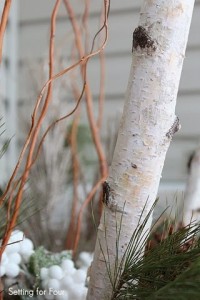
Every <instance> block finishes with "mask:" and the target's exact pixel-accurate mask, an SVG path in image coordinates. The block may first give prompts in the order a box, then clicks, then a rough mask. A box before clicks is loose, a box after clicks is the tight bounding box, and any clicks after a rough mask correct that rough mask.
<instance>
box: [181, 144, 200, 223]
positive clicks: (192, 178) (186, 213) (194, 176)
mask: <svg viewBox="0 0 200 300" xmlns="http://www.w3.org/2000/svg"><path fill="white" fill-rule="evenodd" d="M181 217H182V222H183V225H185V226H186V225H188V224H190V222H199V221H200V147H198V148H197V149H196V150H195V152H194V154H193V157H192V159H191V162H190V167H189V177H188V182H187V186H186V191H185V198H184V206H183V211H182V214H181Z"/></svg>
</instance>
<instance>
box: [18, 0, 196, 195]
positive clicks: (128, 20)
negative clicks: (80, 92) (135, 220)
mask: <svg viewBox="0 0 200 300" xmlns="http://www.w3.org/2000/svg"><path fill="white" fill-rule="evenodd" d="M54 2H55V1H49V0H42V1H40V0H35V1H32V0H20V1H19V3H20V20H19V33H20V34H19V61H20V74H21V76H20V78H19V104H20V107H21V108H22V107H25V108H26V109H27V111H30V106H31V104H30V103H33V99H34V97H35V96H36V93H35V92H34V91H33V89H31V86H33V85H34V82H33V81H31V76H30V74H29V73H30V70H32V72H33V73H34V68H36V67H33V66H34V64H35V62H37V63H38V64H39V63H41V60H42V59H44V58H45V57H47V53H48V39H49V20H50V13H51V11H52V7H53V4H54ZM71 2H72V3H73V4H74V7H75V9H76V13H77V14H79V13H80V12H81V11H82V8H83V6H82V3H83V2H84V1H82V0H76V1H71ZM91 2H92V8H91V11H92V14H91V19H90V27H91V37H92V36H93V34H94V33H95V32H96V31H97V29H98V22H99V21H98V20H99V14H100V4H101V2H102V1H97V0H96V1H91ZM140 3H141V1H138V0H137V1H133V0H126V1H121V0H114V1H111V11H110V18H109V28H110V29H109V41H108V44H107V47H106V50H105V53H106V86H105V92H106V103H105V120H104V124H106V122H107V121H106V120H107V119H108V118H111V117H114V116H116V115H119V114H120V113H121V111H122V107H123V101H124V93H125V90H126V85H127V80H128V75H129V68H130V63H131V40H132V32H133V30H134V28H135V27H136V26H137V22H138V17H139V6H140ZM199 26H200V1H196V4H195V10H194V15H193V20H192V25H191V31H190V37H189V43H188V47H187V53H186V58H185V63H184V68H183V73H182V77H181V82H180V91H179V95H178V104H177V115H178V116H179V117H180V120H181V124H182V129H181V131H180V132H179V133H178V134H177V135H176V136H175V138H174V140H173V142H172V144H171V147H170V150H169V152H168V154H167V158H166V164H165V167H164V171H163V179H162V182H163V184H164V185H166V186H167V185H171V188H174V189H177V186H180V187H181V188H183V184H184V182H185V180H186V177H187V172H186V171H187V170H186V164H187V160H188V157H189V155H190V153H191V151H192V150H193V149H194V148H195V147H196V146H197V144H198V143H199V131H200V127H199V119H200V80H199V78H200V34H199ZM71 40H72V35H71V31H70V26H69V22H68V20H67V19H66V13H65V9H64V8H62V9H61V10H60V13H59V19H58V23H57V33H56V41H57V47H58V50H60V49H61V45H62V47H63V48H62V51H61V55H62V57H63V58H64V53H65V56H66V57H67V56H68V55H69V47H68V45H69V44H70V42H71ZM98 69H99V61H98V60H97V59H96V58H94V59H92V60H91V62H90V64H89V69H88V75H89V80H90V81H91V85H92V91H93V95H94V99H98V93H99V81H98V78H99V70H98ZM36 71H37V70H35V72H36ZM26 87H28V88H26ZM63 97H64V95H63ZM67 107H68V109H69V108H70V103H69V104H68V106H67ZM95 109H96V110H97V103H95ZM164 185H163V186H164Z"/></svg>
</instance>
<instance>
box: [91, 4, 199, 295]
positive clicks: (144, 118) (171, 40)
mask: <svg viewBox="0 0 200 300" xmlns="http://www.w3.org/2000/svg"><path fill="white" fill-rule="evenodd" d="M193 5H194V1H192V0H175V1H174V0H168V1H166V0H151V1H150V0H146V1H144V3H143V6H142V8H141V13H140V21H139V25H138V27H137V28H136V29H135V30H134V33H133V44H132V51H133V55H132V66H131V71H130V77H129V82H128V87H127V93H126V101H125V105H124V111H123V115H122V120H121V124H120V129H119V133H118V139H117V143H116V148H115V151H114V156H113V161H112V165H111V169H110V173H109V177H108V179H107V181H106V183H105V184H104V211H103V214H102V218H101V221H100V225H99V228H98V236H97V242H96V247H95V254H94V261H93V263H92V266H91V276H90V284H89V291H88V296H87V299H88V300H107V299H110V298H111V294H112V286H111V283H110V278H109V276H108V269H107V267H108V264H109V268H110V272H111V277H114V276H115V275H114V273H115V263H116V260H115V259H116V257H118V259H119V262H120V260H121V259H122V257H123V255H124V252H125V250H126V247H127V245H128V243H129V241H130V238H131V236H132V234H133V232H134V230H135V228H136V227H137V225H138V222H139V220H140V218H141V214H142V211H143V210H144V212H143V217H142V218H141V222H142V221H143V219H144V218H145V217H146V215H147V213H148V212H149V209H150V207H151V206H152V204H153V203H154V201H155V199H156V195H157V190H158V185H159V181H160V178H161V172H162V169H163V164H164V160H165V156H166V152H167V150H168V147H169V144H170V141H171V139H172V137H173V135H174V133H175V132H176V131H178V129H179V127H180V126H179V119H178V118H177V117H176V116H175V105H176V98H177V92H178V86H179V80H180V76H181V70H182V65H183V60H184V56H185V48H186V43H187V39H188V32H189V27H190V22H191V17H192V11H193ZM145 205H146V206H145ZM144 207H145V209H144ZM122 215H123V217H122ZM150 225H151V220H149V224H147V228H146V229H149V227H150ZM120 226H121V231H120V237H119V241H118V242H119V243H118V249H117V250H116V240H117V238H118V237H117V235H118V232H117V230H116V229H117V228H120ZM141 252H142V249H141ZM105 261H106V262H105Z"/></svg>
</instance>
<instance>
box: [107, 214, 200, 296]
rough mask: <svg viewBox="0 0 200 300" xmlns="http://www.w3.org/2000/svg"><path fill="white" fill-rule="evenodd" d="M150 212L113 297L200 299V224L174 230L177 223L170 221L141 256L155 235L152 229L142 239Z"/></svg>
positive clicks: (128, 252) (134, 240)
mask: <svg viewBox="0 0 200 300" xmlns="http://www.w3.org/2000/svg"><path fill="white" fill-rule="evenodd" d="M150 213H151V212H150ZM150 213H149V215H148V216H147V218H146V219H145V220H144V222H143V223H142V225H139V226H138V228H137V229H136V230H135V232H134V234H133V236H132V239H131V241H130V243H129V245H128V247H127V250H126V253H125V255H124V258H123V260H122V262H121V264H120V266H119V270H121V271H119V272H118V279H117V280H116V278H115V283H113V285H112V286H113V294H112V298H111V299H112V300H114V299H119V300H125V299H127V300H128V299H130V300H131V299H137V300H154V299H159V300H161V299H166V300H187V299H190V298H191V299H193V300H198V299H200V239H199V235H200V226H199V225H195V224H190V225H189V226H186V227H181V228H178V229H177V230H176V231H174V232H173V231H172V227H173V225H172V224H169V222H167V223H165V224H163V225H162V234H161V233H159V234H160V237H161V238H160V240H159V242H158V243H157V245H154V247H148V246H146V250H145V254H144V255H141V252H142V251H144V250H142V249H144V245H145V244H146V245H150V243H149V240H150V241H151V242H152V238H153V236H154V233H153V232H151V233H150V236H148V237H147V238H145V239H143V240H142V236H143V234H144V231H143V230H144V227H145V224H146V223H147V220H148V218H149V217H150ZM156 235H158V232H157V233H156ZM141 241H142V242H141Z"/></svg>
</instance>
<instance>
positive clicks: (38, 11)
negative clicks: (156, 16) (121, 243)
mask: <svg viewBox="0 0 200 300" xmlns="http://www.w3.org/2000/svg"><path fill="white" fill-rule="evenodd" d="M19 3H20V7H21V9H20V21H21V23H22V24H24V25H26V24H28V23H31V22H32V21H35V20H36V21H37V20H48V19H49V16H50V15H51V12H52V9H53V5H54V2H53V1H49V0H42V1H41V0H34V1H33V0H19ZM102 3H103V1H98V0H95V1H91V4H90V12H91V13H99V12H100V11H101V7H102ZM141 3H142V1H141V0H134V1H133V0H126V1H121V0H115V1H111V7H110V14H112V13H115V12H116V11H119V10H120V11H123V10H127V9H128V10H131V9H133V10H134V9H138V11H139V9H140V6H141ZM71 5H72V7H73V8H74V11H75V12H76V14H81V13H83V10H84V1H83V0H73V1H71ZM59 16H66V10H65V8H64V5H63V4H61V7H60V10H59Z"/></svg>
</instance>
